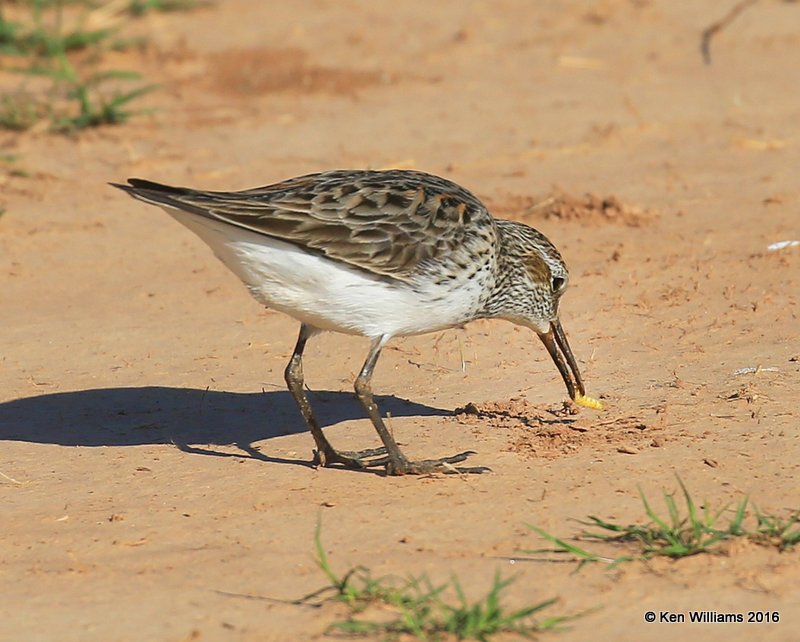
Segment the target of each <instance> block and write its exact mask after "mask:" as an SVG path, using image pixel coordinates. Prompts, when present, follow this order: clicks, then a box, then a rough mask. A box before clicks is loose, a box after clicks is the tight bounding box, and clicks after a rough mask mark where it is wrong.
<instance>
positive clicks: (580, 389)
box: [539, 319, 586, 400]
mask: <svg viewBox="0 0 800 642" xmlns="http://www.w3.org/2000/svg"><path fill="white" fill-rule="evenodd" d="M539 338H540V339H541V340H542V343H544V347H545V348H547V351H548V352H549V353H550V356H551V357H552V358H553V362H554V363H555V364H556V368H558V371H559V372H560V373H561V378H562V379H563V380H564V383H565V384H566V385H567V391H569V398H570V399H572V400H577V399H581V398H583V397H585V396H586V389H585V388H584V386H583V379H581V372H580V370H578V364H577V362H576V361H575V355H573V354H572V350H571V349H570V347H569V343H568V342H567V336H566V335H565V334H564V330H563V328H562V327H561V323H560V322H559V321H558V319H555V320H553V321H551V322H550V329H549V330H548V331H547V332H546V333H544V334H541V333H540V334H539ZM562 354H563V357H562ZM565 358H566V360H567V361H566V363H564V359H565ZM567 364H569V368H567ZM573 377H574V380H573Z"/></svg>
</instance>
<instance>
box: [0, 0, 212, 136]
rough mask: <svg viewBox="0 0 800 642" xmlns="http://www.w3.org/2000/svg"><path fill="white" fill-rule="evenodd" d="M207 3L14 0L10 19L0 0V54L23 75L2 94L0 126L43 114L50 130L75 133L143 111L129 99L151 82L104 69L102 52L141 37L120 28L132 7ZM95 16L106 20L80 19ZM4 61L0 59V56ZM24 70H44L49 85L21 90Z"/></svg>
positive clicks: (38, 73)
mask: <svg viewBox="0 0 800 642" xmlns="http://www.w3.org/2000/svg"><path fill="white" fill-rule="evenodd" d="M208 4H210V3H209V2H204V1H203V2H201V1H199V0H196V1H193V0H134V1H132V2H131V3H130V4H129V5H127V8H126V7H125V6H124V5H123V6H122V7H117V6H116V5H117V3H116V2H107V3H105V4H101V5H98V4H97V3H96V2H90V1H88V0H20V1H18V2H16V3H14V9H15V10H14V17H15V20H11V19H7V18H6V12H4V10H3V8H2V6H0V56H4V57H9V58H11V60H10V61H9V63H8V64H6V65H5V67H6V69H8V70H9V71H13V72H16V73H19V74H22V75H23V76H25V77H26V79H25V80H24V81H23V85H22V86H21V87H20V89H19V91H17V92H14V93H12V94H9V95H5V96H3V97H2V99H1V100H0V129H8V130H12V131H23V130H26V129H29V128H31V127H33V126H34V125H36V124H37V123H40V122H42V121H46V122H48V123H49V127H50V129H51V130H53V131H57V132H69V133H74V132H76V131H79V130H82V129H86V128H89V127H99V126H102V125H113V124H117V123H122V122H125V121H126V120H128V119H129V118H130V117H131V116H133V115H136V114H141V113H144V112H146V111H148V110H142V109H131V108H130V107H131V104H132V103H133V102H135V101H136V100H138V99H139V98H141V97H142V96H143V95H145V94H147V93H149V92H151V91H152V90H153V89H155V87H156V85H154V84H152V83H145V84H142V79H141V77H140V76H139V75H138V74H136V73H134V72H131V71H124V70H116V69H110V70H109V69H104V68H103V66H102V61H103V57H104V54H105V53H106V52H108V51H111V50H119V49H121V48H126V47H129V46H131V45H133V44H137V43H139V42H141V40H139V39H136V38H127V37H125V36H122V37H120V36H119V33H120V31H123V30H124V28H125V26H126V25H127V24H128V23H130V22H131V21H132V17H131V16H132V15H133V14H137V15H138V14H141V13H143V12H146V11H150V10H153V11H181V10H187V9H192V8H195V7H199V6H206V5H208ZM65 8H69V12H68V13H67V14H66V15H67V16H68V17H70V18H71V20H70V25H76V26H70V27H69V28H67V27H65V26H64V23H65V20H64V16H65ZM76 17H77V18H76ZM90 18H93V20H92V19H90ZM98 22H104V25H105V26H104V27H103V28H93V29H89V28H86V27H85V25H87V24H95V25H96V24H97V23H98ZM109 25H110V26H109ZM4 62H6V61H3V60H0V64H3V63H4ZM29 77H38V78H45V79H47V80H48V81H49V85H48V84H47V83H44V86H43V84H42V83H41V81H40V82H38V83H37V84H36V86H37V88H38V90H37V91H36V92H33V91H30V90H26V89H24V87H25V85H26V84H27V79H28V78H29ZM130 83H134V84H133V85H130ZM126 86H128V87H130V86H132V88H126Z"/></svg>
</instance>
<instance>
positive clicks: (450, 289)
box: [163, 207, 482, 338]
mask: <svg viewBox="0 0 800 642" xmlns="http://www.w3.org/2000/svg"><path fill="white" fill-rule="evenodd" d="M163 209H164V210H165V211H166V212H167V213H168V214H170V216H172V217H173V218H175V219H176V220H178V221H179V222H180V223H182V224H183V225H185V226H186V227H188V228H189V229H190V230H192V231H193V232H194V233H195V234H197V235H198V236H199V237H200V238H202V239H203V240H204V241H205V242H206V243H207V244H208V245H209V246H211V248H212V249H213V250H214V254H216V256H217V257H218V258H219V259H220V260H221V261H222V262H223V263H225V265H227V266H228V267H229V268H230V269H231V270H232V271H233V272H234V273H235V274H236V275H237V276H238V277H239V278H240V279H241V280H242V281H243V282H244V283H245V285H247V287H248V289H249V290H250V292H251V294H252V295H253V296H254V297H255V298H256V299H257V300H258V301H259V302H261V303H263V304H264V305H266V306H268V307H270V308H272V309H275V310H279V311H281V312H285V313H286V314H289V315H291V316H292V317H294V318H296V319H298V320H299V321H302V322H304V323H307V324H310V325H312V326H314V327H317V328H319V329H321V330H332V331H336V332H343V333H346V334H359V335H364V336H367V337H370V338H377V337H380V336H386V337H387V338H388V337H392V336H404V335H410V334H422V333H425V332H431V331H434V330H441V329H444V328H449V327H453V326H456V325H461V324H462V323H465V322H466V321H468V320H469V319H470V318H472V316H473V314H474V312H475V309H476V308H477V306H478V299H479V296H480V293H481V288H482V286H481V283H480V282H479V279H472V280H469V281H466V282H463V283H461V284H460V285H456V284H453V285H450V284H446V285H436V284H435V282H434V280H433V279H432V280H430V281H428V280H425V281H419V282H417V283H415V284H414V287H413V288H412V287H410V286H408V285H405V284H402V283H398V282H391V281H387V280H386V279H383V278H380V277H377V276H375V277H373V276H371V275H369V274H368V273H366V272H364V271H362V270H358V269H355V268H351V267H348V266H347V265H346V264H343V263H339V262H337V261H334V260H331V259H327V258H325V257H323V256H320V255H317V254H312V253H308V252H305V251H303V250H302V249H300V248H298V247H296V246H294V245H291V244H288V243H284V242H281V241H277V240H275V239H272V238H270V237H267V236H264V235H261V234H257V233H255V232H250V231H249V230H244V229H242V228H239V227H235V226H233V225H230V224H227V223H223V222H221V221H215V220H213V219H208V218H205V217H202V216H198V215H195V214H189V213H187V212H183V211H181V210H176V209H174V208H169V207H164V208H163Z"/></svg>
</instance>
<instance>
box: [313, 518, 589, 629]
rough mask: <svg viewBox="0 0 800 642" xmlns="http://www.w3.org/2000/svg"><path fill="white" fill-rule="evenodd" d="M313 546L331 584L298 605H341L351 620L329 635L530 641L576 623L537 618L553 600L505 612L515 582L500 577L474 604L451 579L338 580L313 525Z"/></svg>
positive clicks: (350, 576) (364, 575) (363, 576)
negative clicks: (323, 601)
mask: <svg viewBox="0 0 800 642" xmlns="http://www.w3.org/2000/svg"><path fill="white" fill-rule="evenodd" d="M314 543H315V549H316V563H317V565H318V566H319V568H320V570H321V571H322V573H323V574H324V575H325V577H326V578H327V580H328V582H330V584H329V585H328V586H326V587H324V588H322V589H320V590H318V591H315V592H314V593H311V594H310V595H307V596H306V597H305V598H303V599H302V600H300V601H301V602H307V601H308V600H311V599H314V598H318V597H320V596H322V595H324V594H325V593H330V592H332V593H333V596H332V597H331V598H327V599H333V600H336V601H338V602H342V603H344V604H345V605H346V606H347V607H348V609H349V610H350V614H349V616H348V618H347V619H346V620H343V621H339V622H334V623H333V624H332V625H331V626H330V627H329V632H332V633H333V632H338V633H346V634H348V635H353V636H368V635H384V636H385V637H386V638H389V639H394V638H396V637H397V636H400V635H412V636H414V637H416V638H417V639H420V640H435V639H441V638H442V637H443V636H452V637H453V638H455V639H458V640H479V641H481V642H485V641H487V640H489V639H490V638H491V637H492V636H495V635H497V634H501V633H512V634H517V635H520V636H523V637H526V638H529V637H531V636H532V635H533V634H535V633H537V632H541V631H545V630H553V629H557V628H559V626H560V625H563V624H564V623H565V622H567V621H570V620H572V619H574V618H575V617H579V616H551V617H548V618H539V615H540V613H541V612H542V611H543V610H545V609H547V608H548V607H550V606H552V605H553V604H554V603H555V602H556V599H549V600H545V601H543V602H539V603H537V604H534V605H531V606H527V607H525V608H521V609H517V610H509V609H507V608H506V607H505V606H504V605H503V598H504V592H505V590H506V589H507V588H508V587H509V586H510V585H511V584H512V583H513V582H514V581H515V578H513V577H510V578H505V579H503V578H502V577H501V575H500V573H499V572H497V573H496V574H495V576H494V580H493V582H492V585H491V587H490V588H489V591H488V592H487V594H486V595H485V596H484V597H483V598H482V599H479V600H477V601H474V602H472V601H470V600H469V599H468V598H467V596H466V594H465V592H464V590H463V588H462V586H461V583H460V582H459V581H458V579H457V578H456V577H453V578H451V580H450V581H449V582H446V583H443V584H438V585H437V584H434V583H433V582H432V581H431V580H430V578H429V577H428V576H427V575H425V574H423V575H420V576H416V577H413V576H412V577H408V578H406V579H403V580H397V579H393V578H389V577H381V578H373V577H372V575H371V573H370V571H369V569H368V568H366V567H364V566H356V567H354V568H351V569H350V570H349V571H347V572H346V573H345V574H344V575H338V574H337V573H336V572H334V571H333V569H332V567H331V565H330V561H329V560H328V556H327V554H326V553H325V549H324V548H323V546H322V540H321V525H320V523H317V529H316V533H315V537H314ZM450 593H455V598H456V599H455V600H452V599H451V600H449V601H448V600H447V599H446V597H445V595H446V594H450ZM369 607H377V609H378V610H379V611H380V612H379V613H376V614H375V616H373V617H367V616H366V614H365V611H366V610H367V609H368V608H369ZM370 613H372V611H370Z"/></svg>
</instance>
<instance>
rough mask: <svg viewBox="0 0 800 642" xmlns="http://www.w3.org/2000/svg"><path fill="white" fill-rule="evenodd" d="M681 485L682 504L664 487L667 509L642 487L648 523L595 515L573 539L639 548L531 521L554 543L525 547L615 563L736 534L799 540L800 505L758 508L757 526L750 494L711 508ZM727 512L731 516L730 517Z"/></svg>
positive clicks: (687, 549)
mask: <svg viewBox="0 0 800 642" xmlns="http://www.w3.org/2000/svg"><path fill="white" fill-rule="evenodd" d="M678 485H679V486H680V490H681V493H680V494H681V496H682V500H683V501H682V505H681V502H680V501H679V500H677V499H676V494H675V493H667V492H665V493H664V504H665V506H666V514H659V513H657V512H656V511H655V510H654V509H653V507H652V506H651V504H650V502H649V501H648V499H647V497H646V496H645V495H644V493H643V492H642V490H641V489H639V495H640V497H641V499H642V505H643V507H644V512H645V515H646V516H647V518H648V520H647V521H645V522H644V523H641V524H618V523H614V522H610V521H607V520H604V519H601V518H599V517H595V516H591V515H590V516H589V517H588V521H579V523H580V524H581V525H583V526H587V527H590V528H592V529H593V530H584V531H583V532H581V533H580V534H578V536H577V537H575V538H574V539H577V540H581V541H587V540H589V541H601V542H606V543H614V544H623V545H629V546H633V548H634V552H633V553H631V554H628V555H623V556H621V557H617V558H609V557H605V556H601V555H599V554H597V553H593V552H591V551H588V550H586V549H584V548H581V547H580V546H578V545H575V544H571V543H569V542H567V541H565V540H563V539H560V538H558V537H555V536H554V535H551V534H550V533H547V532H546V531H544V530H542V529H541V528H538V527H536V526H531V525H529V526H528V527H529V528H530V529H531V530H533V531H534V532H535V533H537V534H538V535H539V536H540V537H543V538H544V539H546V540H547V541H549V542H550V543H552V544H554V548H547V549H536V550H529V551H524V552H526V553H537V554H538V553H559V554H565V553H566V554H569V555H572V556H573V557H574V558H575V559H576V561H578V562H579V564H580V566H582V565H584V564H586V563H588V562H600V561H602V562H608V563H611V564H612V565H616V564H620V563H622V562H626V561H631V560H636V559H649V558H651V557H654V556H662V557H670V558H673V559H677V558H682V557H688V556H691V555H697V554H700V553H713V552H716V551H717V550H718V545H719V544H720V543H722V542H724V541H727V540H731V539H734V538H745V539H749V540H751V541H753V542H756V543H758V544H762V545H767V546H775V547H777V548H778V549H779V550H781V551H784V550H789V549H790V548H792V547H794V546H795V545H797V544H798V543H800V511H797V512H795V513H793V514H792V515H790V516H789V517H788V518H779V517H776V516H774V515H768V514H764V513H761V512H760V511H758V510H756V511H755V522H756V523H755V528H754V529H753V528H747V527H746V526H745V521H746V518H747V516H748V510H747V509H748V504H749V498H748V497H745V498H743V499H742V500H741V501H740V502H738V504H737V505H736V506H735V508H733V509H732V508H731V507H730V505H725V506H723V507H721V508H718V509H716V510H714V509H711V508H710V506H709V504H708V502H703V504H702V507H698V505H697V503H696V502H695V500H694V499H693V498H692V496H691V494H690V493H689V491H688V489H687V488H686V486H685V485H684V483H683V481H682V480H681V479H680V478H678ZM731 513H732V515H731ZM725 515H730V517H728V518H727V520H725V519H724V516H725Z"/></svg>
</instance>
